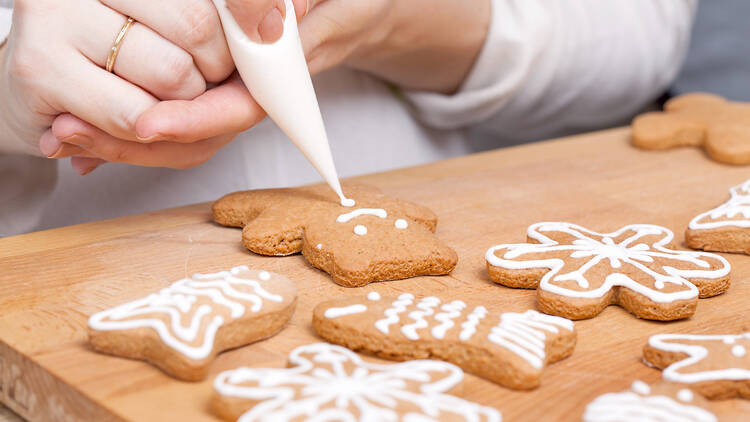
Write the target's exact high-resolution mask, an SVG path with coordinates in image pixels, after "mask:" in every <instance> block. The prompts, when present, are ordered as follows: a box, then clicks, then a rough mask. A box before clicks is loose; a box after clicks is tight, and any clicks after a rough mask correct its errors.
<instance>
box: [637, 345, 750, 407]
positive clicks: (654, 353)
mask: <svg viewBox="0 0 750 422" xmlns="http://www.w3.org/2000/svg"><path fill="white" fill-rule="evenodd" d="M643 358H644V360H645V362H646V363H648V364H650V365H653V366H655V367H657V368H659V369H662V370H663V372H662V378H663V379H664V381H668V382H673V383H679V384H682V385H688V386H690V388H692V389H694V390H695V391H697V392H699V393H701V394H702V395H704V396H705V397H706V398H709V399H728V398H732V397H742V398H746V399H750V332H747V333H742V334H735V335H695V334H657V335H654V336H651V338H649V339H648V344H646V346H645V347H644V348H643Z"/></svg>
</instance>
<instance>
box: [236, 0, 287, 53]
mask: <svg viewBox="0 0 750 422" xmlns="http://www.w3.org/2000/svg"><path fill="white" fill-rule="evenodd" d="M227 8H228V9H229V11H230V12H231V13H232V16H234V19H235V20H236V21H237V23H238V24H239V25H240V28H242V30H243V31H244V32H245V34H247V36H248V37H249V38H250V39H251V40H253V41H255V42H262V43H272V42H274V41H276V40H278V39H279V38H281V35H282V34H283V33H284V16H286V6H285V5H284V0H227Z"/></svg>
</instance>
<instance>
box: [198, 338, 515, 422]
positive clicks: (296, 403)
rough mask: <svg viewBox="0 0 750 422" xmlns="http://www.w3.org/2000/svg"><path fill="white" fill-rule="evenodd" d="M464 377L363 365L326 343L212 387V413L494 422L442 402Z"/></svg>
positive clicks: (483, 410) (228, 374)
mask: <svg viewBox="0 0 750 422" xmlns="http://www.w3.org/2000/svg"><path fill="white" fill-rule="evenodd" d="M462 380H463V372H461V370H460V369H459V368H458V367H456V366H454V365H451V364H449V363H445V362H439V361H431V360H415V361H411V362H404V363H398V364H392V365H378V364H372V363H367V362H364V361H363V360H362V359H360V358H359V356H357V355H356V354H355V353H353V352H351V351H349V350H348V349H345V348H343V347H340V346H334V345H331V344H327V343H317V344H310V345H307V346H301V347H298V348H296V349H294V350H293V351H292V353H291V354H290V355H289V367H288V368H284V369H275V368H270V369H261V368H257V369H256V368H238V369H234V370H231V371H225V372H222V373H221V374H219V376H218V377H216V379H215V380H214V390H215V394H214V400H213V401H212V407H213V409H214V412H215V413H217V414H218V415H219V416H221V417H222V418H224V419H226V420H230V421H238V422H256V421H274V422H285V421H303V420H304V421H308V420H309V421H312V420H315V421H366V422H376V421H394V422H396V421H403V422H411V421H413V422H417V421H424V422H428V421H455V422H460V421H465V422H500V420H501V417H500V412H498V411H497V410H495V409H493V408H490V407H486V406H481V405H479V404H476V403H472V402H469V401H466V400H463V399H460V398H458V397H456V396H452V395H450V394H448V393H449V392H451V391H452V390H455V389H456V388H458V387H460V384H461V382H462Z"/></svg>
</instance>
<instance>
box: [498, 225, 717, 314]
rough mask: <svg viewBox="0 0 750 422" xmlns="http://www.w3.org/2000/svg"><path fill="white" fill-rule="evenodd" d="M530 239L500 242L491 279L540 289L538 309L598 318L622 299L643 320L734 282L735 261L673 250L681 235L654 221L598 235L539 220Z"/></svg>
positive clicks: (686, 307) (690, 308) (685, 307)
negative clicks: (731, 274) (732, 267)
mask: <svg viewBox="0 0 750 422" xmlns="http://www.w3.org/2000/svg"><path fill="white" fill-rule="evenodd" d="M527 235H528V242H529V243H517V244H506V245H498V246H494V247H492V248H490V249H489V250H488V251H487V253H486V255H485V258H486V260H487V270H488V272H489V275H490V278H491V279H492V280H493V281H495V282H496V283H499V284H503V285H505V286H509V287H520V288H537V299H538V305H539V308H540V309H541V310H542V311H543V312H545V313H548V314H553V315H559V316H563V317H566V318H570V319H584V318H591V317H594V316H596V315H598V314H599V313H600V312H601V311H602V310H604V308H606V307H607V306H608V305H610V304H618V305H620V306H622V307H624V308H625V309H627V310H628V311H630V312H631V313H632V314H634V315H635V316H637V317H639V318H645V319H655V320H664V321H667V320H674V319H681V318H687V317H689V316H691V315H692V314H693V313H694V312H695V308H696V306H697V303H698V297H710V296H714V295H717V294H719V293H722V292H724V291H726V290H727V288H728V287H729V270H730V266H729V263H728V262H727V261H726V260H725V259H724V258H722V257H721V256H718V255H715V254H711V253H707V252H693V251H677V250H673V249H671V248H670V244H671V242H672V239H673V237H674V235H673V234H672V232H671V231H669V230H668V229H665V228H663V227H659V226H654V225H650V224H633V225H629V226H625V227H623V228H621V229H620V230H617V231H615V232H613V233H597V232H593V231H591V230H588V229H586V228H583V227H581V226H577V225H575V224H570V223H554V222H553V223H537V224H534V225H532V226H530V227H529V229H528V231H527Z"/></svg>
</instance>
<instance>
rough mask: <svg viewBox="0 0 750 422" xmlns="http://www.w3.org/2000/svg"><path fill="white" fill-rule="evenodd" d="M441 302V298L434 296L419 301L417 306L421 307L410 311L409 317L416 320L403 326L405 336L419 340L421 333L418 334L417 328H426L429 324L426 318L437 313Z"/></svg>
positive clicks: (402, 330)
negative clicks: (436, 310)
mask: <svg viewBox="0 0 750 422" xmlns="http://www.w3.org/2000/svg"><path fill="white" fill-rule="evenodd" d="M439 304H440V299H438V298H436V297H434V296H429V297H426V298H424V299H422V300H420V301H419V303H417V308H419V310H418V311H413V312H410V313H409V318H411V319H413V320H414V321H415V322H414V323H413V324H406V325H404V326H402V327H401V333H402V334H403V335H404V337H406V338H408V339H409V340H419V334H417V330H418V329H420V328H425V327H427V326H428V325H429V324H428V323H427V320H425V319H424V318H425V317H426V316H429V315H432V314H433V313H435V307H436V306H438V305H439Z"/></svg>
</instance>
